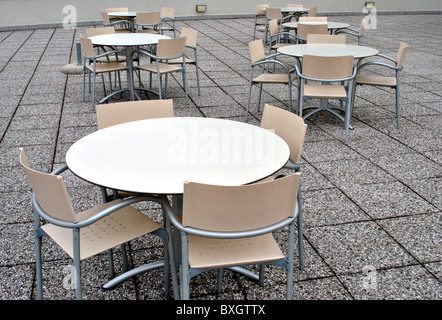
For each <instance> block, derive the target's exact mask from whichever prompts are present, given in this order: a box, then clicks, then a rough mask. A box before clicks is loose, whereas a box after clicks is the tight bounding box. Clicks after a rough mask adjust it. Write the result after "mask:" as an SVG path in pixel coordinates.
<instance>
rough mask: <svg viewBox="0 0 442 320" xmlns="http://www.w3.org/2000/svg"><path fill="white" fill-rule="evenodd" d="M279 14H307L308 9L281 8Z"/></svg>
mask: <svg viewBox="0 0 442 320" xmlns="http://www.w3.org/2000/svg"><path fill="white" fill-rule="evenodd" d="M281 12H295V13H299V12H302V13H304V12H305V13H306V12H308V8H295V7H282V8H281Z"/></svg>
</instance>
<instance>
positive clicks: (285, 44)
mask: <svg viewBox="0 0 442 320" xmlns="http://www.w3.org/2000/svg"><path fill="white" fill-rule="evenodd" d="M292 45H293V43H276V44H274V45H273V46H272V49H274V50H277V49H279V48H282V47H285V46H292Z"/></svg>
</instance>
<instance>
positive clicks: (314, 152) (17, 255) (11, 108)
mask: <svg viewBox="0 0 442 320" xmlns="http://www.w3.org/2000/svg"><path fill="white" fill-rule="evenodd" d="M337 19H339V20H340V21H342V22H348V23H350V24H351V25H352V26H356V27H357V26H359V24H360V20H361V16H360V15H357V16H356V15H355V16H352V15H345V16H334V17H333V20H337ZM90 27H93V26H90ZM182 27H191V28H195V29H197V30H198V31H199V38H198V52H199V59H200V76H201V77H200V81H201V96H198V95H197V90H196V77H195V73H194V69H191V68H190V70H189V74H188V79H189V97H190V102H189V104H188V105H186V104H185V103H184V91H183V89H182V87H181V79H180V78H171V79H170V82H169V86H170V88H169V95H170V97H171V98H173V100H174V108H175V116H178V117H181V116H195V117H216V118H226V119H232V120H236V121H244V116H245V108H246V102H247V89H248V79H249V71H250V60H249V52H248V43H249V42H250V41H251V40H252V33H253V19H251V18H238V19H207V20H180V21H177V28H178V30H180V29H181V28H182ZM86 28H88V26H81V27H79V28H78V29H76V30H65V29H63V28H39V29H35V30H33V29H29V30H18V31H3V32H0V96H1V98H0V136H1V138H0V208H1V209H0V300H32V299H35V298H36V287H35V286H36V280H35V278H36V275H35V263H34V261H35V258H34V242H33V222H32V221H33V220H32V205H31V193H30V189H29V185H28V184H27V182H26V180H25V175H24V172H23V170H22V168H21V167H20V166H19V163H18V148H19V147H24V148H25V150H26V152H27V154H28V156H29V159H30V162H31V163H32V165H34V167H35V168H36V169H38V170H42V171H45V172H50V171H51V170H53V169H54V168H57V167H59V166H60V165H61V164H62V163H64V160H65V154H66V152H67V150H68V149H69V147H70V145H72V143H74V142H75V141H77V140H78V139H80V138H81V137H83V136H86V135H87V134H89V133H91V132H94V131H95V130H96V117H95V113H94V111H93V110H92V108H91V102H90V95H89V94H88V93H87V94H86V101H85V102H83V101H82V94H81V92H82V76H81V75H66V74H64V73H62V72H61V68H62V67H63V66H64V65H66V64H69V63H73V62H75V61H76V52H75V43H76V42H77V41H79V36H80V34H85V33H86ZM441 34H442V16H441V15H437V14H435V15H432V14H425V15H413V14H407V15H406V16H404V15H380V16H378V17H377V29H368V30H366V32H365V36H364V38H363V45H366V46H371V47H375V48H377V49H379V50H380V52H381V53H384V54H388V55H391V56H393V57H395V55H396V53H397V49H398V48H399V42H400V41H407V42H409V44H410V48H409V51H408V53H407V57H406V59H405V64H404V65H405V67H404V70H403V72H402V74H401V79H402V91H401V104H402V110H401V129H397V128H396V115H395V98H394V92H393V91H391V90H387V89H380V88H370V87H362V88H358V89H357V92H356V94H357V97H356V105H355V108H354V116H353V119H352V125H353V126H354V128H355V129H354V130H352V132H350V142H349V145H348V146H346V145H345V144H344V143H343V141H344V130H343V126H342V123H340V122H339V121H337V120H336V119H335V118H334V117H333V116H330V115H328V114H322V113H319V114H317V115H315V116H314V117H312V118H310V119H309V120H307V124H308V125H309V127H308V130H307V137H306V142H305V147H304V152H303V157H302V161H301V163H302V165H303V169H302V174H303V176H302V181H303V182H302V183H303V184H302V190H303V207H304V229H305V234H304V242H305V269H304V270H299V269H298V268H295V275H294V283H293V285H294V299H300V300H440V299H441V298H442V284H441V282H442V255H441V247H442V246H441V210H442V200H441V199H442V198H441V195H442V192H441V187H440V186H441V173H442V170H441V169H442V159H441V154H442V143H441V141H442V140H441V123H442V108H441V106H442V93H441V90H440V88H441V86H442V78H441V74H442V67H441V64H440V61H441V58H442V53H441V52H440V46H441V39H440V35H441ZM258 35H259V37H262V33H258ZM280 58H281V61H284V62H286V63H293V61H292V60H290V59H289V58H288V57H280ZM376 72H377V73H379V72H380V70H376ZM143 79H144V81H146V78H143ZM104 80H105V82H104V83H107V79H104ZM124 81H125V76H124V75H123V83H124ZM104 83H103V80H102V79H101V78H98V85H97V99H98V98H99V97H103V96H104V94H105V91H104V87H103V84H104ZM293 89H294V90H293V93H294V102H295V105H296V86H294V87H293ZM106 90H107V91H106V92H108V88H107V87H106ZM143 98H146V97H143ZM149 98H152V97H149ZM287 98H288V95H287V91H286V88H282V87H278V86H267V87H265V88H264V92H263V103H264V102H265V103H270V104H274V105H276V106H278V107H281V108H284V109H288V101H287ZM119 99H121V100H125V99H127V95H123V96H122V97H121V98H119V97H117V98H116V99H112V101H111V103H112V102H116V101H120V100H119ZM251 101H252V102H251V109H250V117H249V118H250V120H249V122H250V123H252V124H254V125H259V123H260V119H261V116H262V113H261V111H260V112H257V111H256V103H257V90H256V88H254V91H253V95H252V99H251ZM261 110H262V108H261ZM66 182H67V185H68V189H69V192H70V194H71V195H72V199H73V203H74V206H75V209H76V210H83V209H85V208H87V207H88V206H90V205H93V204H96V203H99V202H100V201H101V195H100V192H99V190H98V189H97V188H96V187H94V186H90V185H88V184H87V183H86V182H84V181H82V180H80V179H78V178H76V177H75V176H74V175H73V174H69V173H68V174H67V175H66ZM141 209H142V210H143V211H145V212H146V213H147V214H150V215H153V216H154V217H156V218H158V217H159V210H158V208H155V207H153V208H152V207H150V206H146V207H142V208H141ZM276 237H277V238H278V239H280V241H281V242H282V240H283V239H284V235H283V234H279V233H278V234H276ZM43 247H44V254H43V258H44V267H43V274H44V298H45V299H48V300H61V299H69V300H70V299H74V290H72V289H66V288H65V287H66V286H64V285H63V281H64V280H65V278H66V276H67V274H68V271H67V269H66V268H68V267H69V266H70V265H71V264H72V262H71V260H70V259H68V258H67V256H66V255H65V254H64V253H63V252H62V251H61V250H60V249H59V248H58V247H57V246H56V245H54V244H53V243H52V242H51V241H44V246H43ZM128 250H129V258H130V259H129V260H130V265H131V267H137V266H139V265H141V264H143V263H146V262H149V261H151V260H152V259H153V260H155V259H161V257H162V248H161V245H160V243H159V242H158V241H156V240H155V239H154V238H152V237H149V236H145V237H142V238H140V239H137V240H134V241H133V242H132V243H131V244H130V246H129V248H128ZM114 257H115V260H116V269H117V272H120V271H121V255H120V250H119V249H116V250H115V254H114ZM297 264H298V253H297V250H296V251H295V265H297ZM82 266H83V275H84V278H83V285H84V286H83V289H84V299H88V300H102V299H103V300H167V298H166V296H165V294H164V276H163V273H162V271H161V270H155V271H152V272H148V273H145V274H141V275H138V276H136V277H134V278H132V279H129V280H128V281H126V282H124V283H123V284H122V285H120V286H118V287H117V288H115V289H114V290H111V291H103V290H101V285H102V284H103V283H105V282H106V281H107V280H108V269H107V267H108V266H107V255H106V254H101V255H98V256H96V257H94V258H91V259H88V260H87V261H84V262H83V264H82ZM367 270H369V271H370V272H371V273H368V271H367ZM215 283H216V273H215V272H207V273H206V274H201V275H198V276H197V277H195V278H194V279H193V280H192V282H191V298H192V299H197V300H213V299H235V300H255V299H264V300H280V299H283V298H284V295H285V274H284V272H282V271H281V270H280V269H278V268H274V267H269V268H267V269H266V280H265V283H264V286H263V287H259V286H258V285H257V284H256V283H255V282H253V281H250V280H249V279H247V278H245V277H243V276H241V275H239V274H236V273H232V272H230V271H226V273H225V276H224V280H223V291H222V293H220V294H218V293H216V285H215Z"/></svg>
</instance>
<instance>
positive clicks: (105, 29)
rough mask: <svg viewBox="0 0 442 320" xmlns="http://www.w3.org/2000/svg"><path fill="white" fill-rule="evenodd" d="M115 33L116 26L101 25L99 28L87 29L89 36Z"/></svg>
mask: <svg viewBox="0 0 442 320" xmlns="http://www.w3.org/2000/svg"><path fill="white" fill-rule="evenodd" d="M113 33H115V28H114V27H99V28H89V29H86V35H87V37H88V38H90V37H94V36H99V35H102V34H113Z"/></svg>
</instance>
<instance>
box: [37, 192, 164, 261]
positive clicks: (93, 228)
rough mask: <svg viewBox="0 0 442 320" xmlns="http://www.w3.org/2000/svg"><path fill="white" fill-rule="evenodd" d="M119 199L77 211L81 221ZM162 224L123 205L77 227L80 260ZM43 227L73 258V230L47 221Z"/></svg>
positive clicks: (153, 229)
mask: <svg viewBox="0 0 442 320" xmlns="http://www.w3.org/2000/svg"><path fill="white" fill-rule="evenodd" d="M119 201H121V200H114V201H112V202H108V203H104V204H102V205H99V206H97V207H95V208H92V209H90V210H86V211H83V212H80V213H78V216H79V218H80V220H85V219H87V218H89V217H91V216H93V215H94V214H96V213H97V212H100V211H101V210H103V209H105V208H106V207H109V206H111V205H113V204H115V203H116V202H119ZM161 227H162V226H161V225H160V224H158V223H156V222H154V221H153V220H152V219H150V218H149V217H148V216H147V215H145V214H143V213H141V212H140V211H138V210H136V209H134V208H133V207H131V206H126V207H123V208H122V209H120V210H118V211H116V212H114V213H112V214H110V215H108V216H107V217H105V218H103V219H100V220H98V221H97V222H95V223H93V224H92V225H90V226H88V227H85V228H82V229H80V259H81V260H84V259H87V258H89V257H92V256H94V255H96V254H98V253H100V252H103V251H106V250H108V249H111V248H113V247H115V246H118V245H119V244H120V243H125V242H128V241H131V240H133V239H135V238H138V237H140V236H142V235H144V234H147V233H150V232H153V231H155V230H158V229H160V228H161ZM42 229H43V230H44V231H45V232H46V233H47V234H48V236H50V237H51V238H52V239H53V240H54V241H55V242H56V243H57V244H58V245H59V246H60V247H61V248H62V249H63V250H64V251H65V252H66V253H67V254H68V255H69V256H70V257H71V258H73V256H74V254H73V236H72V234H73V232H72V229H67V228H61V227H59V226H56V225H53V224H50V223H48V224H46V225H44V226H42Z"/></svg>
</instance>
